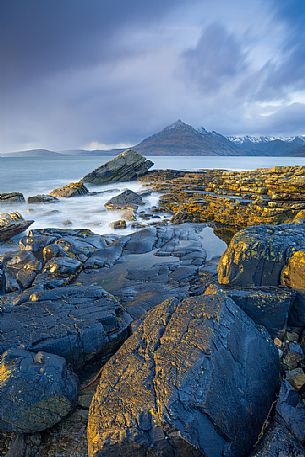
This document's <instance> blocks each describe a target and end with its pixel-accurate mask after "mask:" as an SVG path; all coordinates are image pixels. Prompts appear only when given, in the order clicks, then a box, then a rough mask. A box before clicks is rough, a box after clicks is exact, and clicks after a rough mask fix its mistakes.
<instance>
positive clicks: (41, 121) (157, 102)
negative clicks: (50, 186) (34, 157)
mask: <svg viewBox="0 0 305 457" xmlns="http://www.w3.org/2000/svg"><path fill="white" fill-rule="evenodd" d="M304 22H305V3H304V1H303V0H286V1H285V2H282V1H281V2H280V1H278V0H264V1H263V0H249V1H247V2H244V1H242V0H231V1H230V2H228V1H226V0H218V1H217V2H215V1H212V0H155V1H154V2H151V1H146V0H133V1H132V2H127V1H125V0H102V1H101V0H90V1H88V2H85V1H83V0H61V1H60V2H54V1H53V0H44V1H41V0H27V1H26V2H25V1H23V0H2V1H1V2H0V66H1V72H0V100H1V105H0V151H9V150H17V149H22V148H24V149H27V148H33V147H48V148H51V149H65V148H76V147H83V146H86V145H89V144H90V143H91V144H95V145H98V144H103V146H104V145H105V144H111V145H115V144H116V143H123V144H135V143H137V142H138V141H139V140H140V139H141V138H143V137H145V136H147V135H148V134H149V133H150V132H151V131H156V130H158V129H159V128H161V127H162V126H164V125H166V124H169V123H171V122H172V121H173V120H174V119H177V118H183V119H185V120H186V121H187V122H190V123H191V124H192V125H197V126H200V125H203V126H205V127H206V128H208V129H214V130H218V131H222V132H223V133H225V134H237V135H238V134H271V135H287V134H288V135H296V134H304V133H305V123H304V119H305V77H304V74H305V28H304V25H303V24H304Z"/></svg>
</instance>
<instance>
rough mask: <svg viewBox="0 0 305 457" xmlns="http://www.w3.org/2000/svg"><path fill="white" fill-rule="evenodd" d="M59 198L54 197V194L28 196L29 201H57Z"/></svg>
mask: <svg viewBox="0 0 305 457" xmlns="http://www.w3.org/2000/svg"><path fill="white" fill-rule="evenodd" d="M58 201H59V200H58V198H56V197H52V195H44V194H39V195H33V196H32V197H28V203H30V204H31V203H55V202H58Z"/></svg>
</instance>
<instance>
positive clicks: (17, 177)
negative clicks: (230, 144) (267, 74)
mask: <svg viewBox="0 0 305 457" xmlns="http://www.w3.org/2000/svg"><path fill="white" fill-rule="evenodd" d="M110 158H111V157H109V156H104V157H62V158H56V159H49V158H46V159H41V158H17V157H12V158H3V157H2V158H0V192H22V193H23V194H24V196H25V197H28V196H29V195H37V194H41V193H48V192H50V191H51V190H53V189H55V188H56V187H59V186H62V185H64V184H67V183H69V182H71V181H77V180H79V179H80V178H82V177H83V176H84V175H85V174H87V173H88V172H90V171H92V170H94V168H96V167H97V166H99V165H102V164H103V163H105V162H107V161H108V160H109V159H110ZM149 158H150V159H151V160H152V161H153V162H154V163H155V168H162V169H165V168H172V169H180V170H181V169H200V168H225V169H233V170H250V169H255V168H260V167H273V166H275V165H305V158H291V157H290V158H288V157H287V158H285V157H198V156H196V157H149ZM126 188H129V189H132V190H134V191H140V190H142V189H143V187H142V186H141V184H140V183H137V182H126V183H115V184H111V185H107V186H102V187H90V190H99V191H105V190H106V191H107V192H106V193H105V194H102V195H97V196H90V197H77V198H71V199H62V200H60V202H58V203H53V204H36V205H28V204H27V203H23V204H2V205H0V212H10V211H19V212H20V213H21V214H22V215H23V216H24V217H25V218H27V219H33V220H34V221H35V223H34V224H33V225H32V226H31V228H46V227H57V228H64V227H65V228H90V229H91V230H92V231H94V232H96V233H109V232H111V231H112V229H111V228H110V223H111V222H112V221H114V220H117V219H120V218H121V217H122V214H121V213H120V212H117V211H106V210H105V208H104V203H105V202H106V201H108V200H109V199H110V198H111V197H112V196H114V195H117V194H118V193H120V192H121V191H123V190H124V189H126ZM144 201H145V206H146V207H151V206H153V205H155V204H157V201H158V195H155V194H154V195H152V196H149V197H145V198H144ZM144 209H145V207H144ZM128 231H130V229H127V230H124V231H122V233H128ZM118 232H119V233H120V232H121V231H118Z"/></svg>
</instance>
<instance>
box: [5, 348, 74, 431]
mask: <svg viewBox="0 0 305 457" xmlns="http://www.w3.org/2000/svg"><path fill="white" fill-rule="evenodd" d="M77 394H78V379H77V376H76V375H75V374H74V373H73V372H72V371H71V370H70V369H68V368H67V364H66V361H65V359H64V358H63V357H58V356H56V355H53V354H48V353H46V352H38V353H37V354H35V353H34V352H29V351H25V350H23V349H18V348H14V349H9V350H8V351H7V352H5V353H4V354H3V355H2V360H1V364H0V430H1V431H12V432H18V433H33V432H39V431H42V430H45V429H47V428H49V427H52V426H53V425H54V424H56V423H57V422H59V421H60V420H61V419H62V418H63V417H65V416H66V415H67V414H68V413H69V412H71V410H72V409H73V408H74V407H75V406H76V401H77Z"/></svg>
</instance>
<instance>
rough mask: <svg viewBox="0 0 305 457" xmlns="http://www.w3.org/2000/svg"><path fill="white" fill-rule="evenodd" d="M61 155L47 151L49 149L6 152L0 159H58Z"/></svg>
mask: <svg viewBox="0 0 305 457" xmlns="http://www.w3.org/2000/svg"><path fill="white" fill-rule="evenodd" d="M61 155H62V154H60V153H59V152H55V151H49V149H29V150H27V151H16V152H7V153H6V154H2V157H44V158H54V157H60V156H61Z"/></svg>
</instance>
